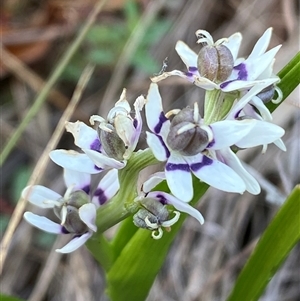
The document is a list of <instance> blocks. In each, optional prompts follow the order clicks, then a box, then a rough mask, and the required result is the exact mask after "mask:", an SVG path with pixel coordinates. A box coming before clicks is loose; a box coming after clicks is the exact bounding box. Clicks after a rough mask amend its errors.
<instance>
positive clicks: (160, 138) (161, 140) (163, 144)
mask: <svg viewBox="0 0 300 301" xmlns="http://www.w3.org/2000/svg"><path fill="white" fill-rule="evenodd" d="M156 137H157V138H158V139H159V141H160V143H161V145H162V146H163V148H164V149H165V153H166V157H167V158H169V157H170V151H169V150H168V148H167V147H166V145H165V143H164V140H163V138H162V137H161V136H159V135H156Z"/></svg>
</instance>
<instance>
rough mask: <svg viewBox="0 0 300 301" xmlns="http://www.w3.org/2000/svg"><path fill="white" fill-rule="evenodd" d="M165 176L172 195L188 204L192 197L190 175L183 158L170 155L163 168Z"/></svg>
mask: <svg viewBox="0 0 300 301" xmlns="http://www.w3.org/2000/svg"><path fill="white" fill-rule="evenodd" d="M165 174H166V179H167V183H168V186H169V188H170V190H171V192H172V194H174V196H176V197H177V198H178V199H180V200H182V201H183V202H189V201H190V200H191V199H192V198H193V195H194V191H193V183H192V175H191V172H190V168H189V165H188V164H187V163H186V162H185V161H184V159H183V157H182V156H180V155H176V154H174V153H171V156H170V158H169V159H168V161H167V164H166V166H165Z"/></svg>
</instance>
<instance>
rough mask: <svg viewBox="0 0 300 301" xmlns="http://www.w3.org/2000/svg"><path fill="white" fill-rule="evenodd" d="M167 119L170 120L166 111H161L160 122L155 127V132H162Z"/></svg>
mask: <svg viewBox="0 0 300 301" xmlns="http://www.w3.org/2000/svg"><path fill="white" fill-rule="evenodd" d="M167 120H168V118H167V117H166V116H165V114H164V112H161V113H160V115H159V121H158V124H157V125H156V126H155V128H154V132H155V134H159V133H160V131H161V128H162V126H163V124H164V122H166V121H167Z"/></svg>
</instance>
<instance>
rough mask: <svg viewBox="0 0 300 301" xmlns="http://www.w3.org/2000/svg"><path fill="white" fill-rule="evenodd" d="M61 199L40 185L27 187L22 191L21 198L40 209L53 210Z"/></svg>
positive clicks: (58, 195)
mask: <svg viewBox="0 0 300 301" xmlns="http://www.w3.org/2000/svg"><path fill="white" fill-rule="evenodd" d="M61 197H62V196H61V195H60V194H58V193H56V192H55V191H53V190H51V189H49V188H47V187H44V186H40V185H35V186H27V187H25V188H24V189H23V191H22V198H24V199H26V200H28V201H29V202H30V203H31V204H33V205H35V206H38V207H41V208H53V207H54V206H55V205H57V201H58V200H59V199H60V198H61ZM51 201H52V202H51Z"/></svg>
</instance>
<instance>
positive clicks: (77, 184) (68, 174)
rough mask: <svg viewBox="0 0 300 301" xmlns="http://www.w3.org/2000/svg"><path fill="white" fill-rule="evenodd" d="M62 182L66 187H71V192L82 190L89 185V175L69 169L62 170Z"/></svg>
mask: <svg viewBox="0 0 300 301" xmlns="http://www.w3.org/2000/svg"><path fill="white" fill-rule="evenodd" d="M64 180H65V183H66V186H67V187H70V186H73V187H74V188H73V190H77V189H81V190H82V189H83V188H84V187H87V186H90V185H91V175H90V174H87V173H83V172H79V171H74V170H70V169H64Z"/></svg>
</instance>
